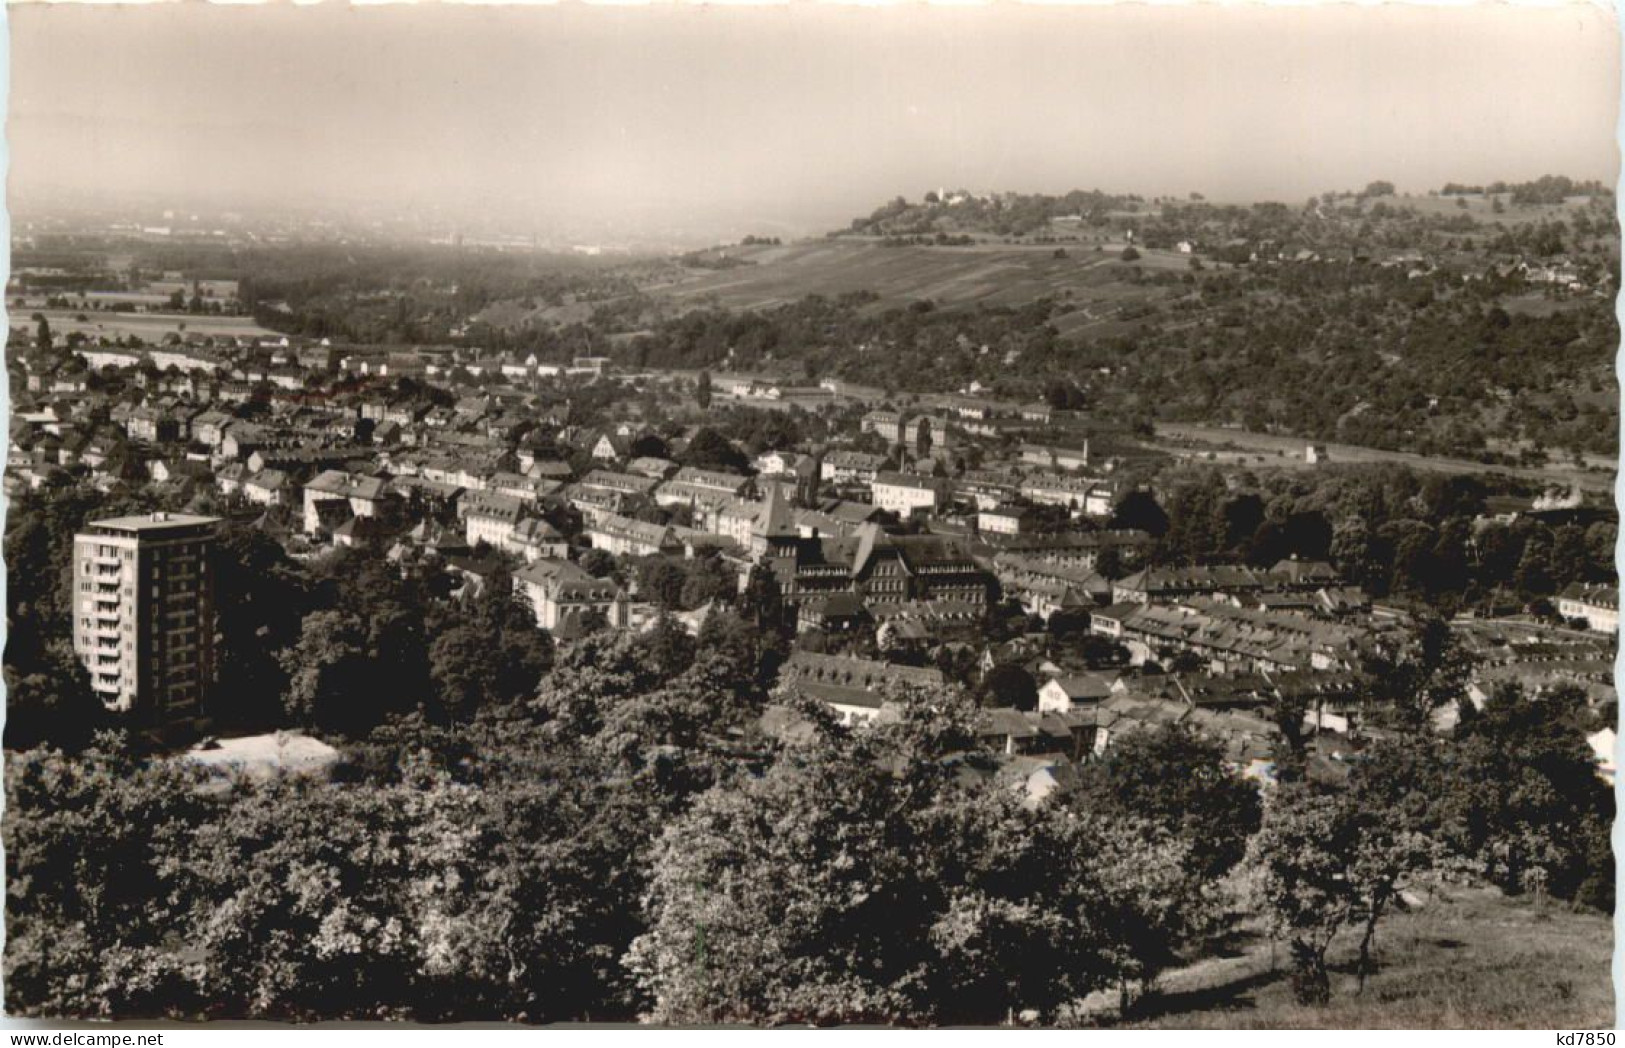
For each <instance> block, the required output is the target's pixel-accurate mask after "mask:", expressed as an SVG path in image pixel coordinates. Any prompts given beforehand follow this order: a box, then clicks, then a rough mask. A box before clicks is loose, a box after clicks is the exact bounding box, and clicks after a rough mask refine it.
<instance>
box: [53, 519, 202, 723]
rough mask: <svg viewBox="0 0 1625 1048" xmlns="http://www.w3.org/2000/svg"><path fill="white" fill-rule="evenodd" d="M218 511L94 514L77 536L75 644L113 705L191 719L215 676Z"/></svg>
mask: <svg viewBox="0 0 1625 1048" xmlns="http://www.w3.org/2000/svg"><path fill="white" fill-rule="evenodd" d="M217 523H219V518H216V517H196V516H190V515H188V514H184V513H163V512H159V513H152V514H149V515H147V516H140V517H114V518H111V519H108V520H97V521H92V522H91V523H89V524H87V525H86V526H85V529H84V530H83V531H81V532H79V533H78V534H77V535H75V536H74V537H73V623H74V630H73V650H74V652H75V654H77V655H78V656H79V661H80V662H82V663H84V664H85V667H86V669H88V670H89V671H90V681H91V687H92V688H93V689H95V692H96V694H97V696H99V697H100V698H101V700H102V702H103V704H104V705H106V707H107V708H108V709H110V710H117V711H120V712H126V713H131V714H134V715H136V716H138V717H139V718H140V719H142V720H144V721H148V722H149V723H154V724H171V723H174V722H177V721H189V720H192V721H195V720H196V719H198V718H200V717H201V716H203V713H204V703H205V702H206V701H207V699H208V697H209V691H210V688H211V686H212V685H213V684H214V680H215V660H214V577H213V575H212V569H211V567H210V564H209V561H210V556H209V555H210V551H211V549H212V548H213V545H214V537H215V525H216V524H217Z"/></svg>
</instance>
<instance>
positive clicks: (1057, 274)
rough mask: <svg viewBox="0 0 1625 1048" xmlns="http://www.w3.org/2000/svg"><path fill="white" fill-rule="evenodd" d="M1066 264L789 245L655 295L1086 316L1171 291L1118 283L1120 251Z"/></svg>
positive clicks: (1007, 250)
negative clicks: (1060, 305) (858, 298)
mask: <svg viewBox="0 0 1625 1048" xmlns="http://www.w3.org/2000/svg"><path fill="white" fill-rule="evenodd" d="M1064 246H1065V247H1066V248H1067V250H1068V257H1066V258H1055V257H1054V253H1055V246H1054V245H1037V246H1024V245H1007V244H979V245H976V246H974V247H883V246H881V245H880V244H878V243H876V242H874V241H867V240H855V239H840V240H813V241H803V242H799V243H795V244H787V245H784V246H782V247H752V248H737V249H730V253H731V254H734V255H736V256H737V257H739V258H743V259H747V260H749V261H751V262H754V263H756V264H755V265H750V266H740V267H738V268H735V269H726V270H721V271H717V272H706V273H700V274H697V275H695V276H694V277H692V278H689V279H684V280H680V281H678V282H676V283H673V284H668V285H665V286H664V287H659V288H651V289H650V290H651V291H652V292H653V293H655V294H659V295H665V296H669V297H671V298H675V299H677V300H679V301H695V300H701V299H709V298H711V297H712V296H715V297H716V298H717V299H718V300H720V302H721V304H722V305H724V306H728V307H731V308H735V309H761V308H765V307H769V306H775V305H781V304H784V303H787V302H794V301H797V300H799V299H801V298H803V297H805V296H807V295H811V294H819V295H827V296H831V297H833V296H836V295H840V294H843V293H846V292H851V291H873V292H875V293H876V294H878V295H879V296H880V299H881V303H880V304H881V305H882V306H898V305H905V304H907V303H909V302H913V301H918V300H921V299H932V300H934V301H936V302H938V303H939V304H942V305H971V304H976V303H985V304H987V305H1003V306H1019V305H1025V304H1026V303H1029V302H1032V301H1034V300H1035V299H1039V298H1043V297H1045V296H1053V297H1055V298H1056V299H1062V298H1065V297H1066V296H1067V295H1068V294H1069V293H1070V295H1071V296H1073V298H1072V302H1073V304H1074V305H1075V306H1076V307H1078V309H1079V310H1081V309H1082V308H1083V307H1084V306H1086V305H1094V306H1097V307H1107V308H1110V307H1112V306H1115V305H1118V304H1121V303H1122V302H1123V301H1125V300H1128V299H1137V298H1140V297H1142V296H1147V295H1160V294H1166V291H1159V290H1153V289H1150V288H1146V289H1137V288H1131V287H1128V286H1126V285H1123V284H1120V283H1117V282H1116V281H1115V280H1113V278H1112V272H1113V270H1114V269H1116V268H1118V267H1120V266H1122V265H1123V263H1122V262H1120V261H1118V260H1117V258H1116V255H1115V254H1112V253H1104V252H1102V253H1098V254H1097V253H1095V252H1094V251H1092V250H1088V249H1080V248H1079V247H1078V246H1077V245H1064ZM1140 265H1141V267H1142V268H1165V267H1168V268H1177V269H1185V268H1187V267H1188V259H1186V258H1184V257H1183V256H1177V255H1173V254H1172V253H1170V252H1154V251H1146V252H1144V253H1143V254H1142V260H1141V263H1140Z"/></svg>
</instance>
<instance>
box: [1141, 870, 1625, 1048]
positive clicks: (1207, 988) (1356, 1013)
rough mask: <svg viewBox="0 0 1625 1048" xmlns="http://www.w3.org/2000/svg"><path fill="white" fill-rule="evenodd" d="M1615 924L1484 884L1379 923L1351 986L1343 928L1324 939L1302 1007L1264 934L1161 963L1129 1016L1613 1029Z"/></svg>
mask: <svg viewBox="0 0 1625 1048" xmlns="http://www.w3.org/2000/svg"><path fill="white" fill-rule="evenodd" d="M1613 945H1614V938H1613V925H1612V922H1611V921H1610V920H1609V919H1608V918H1607V917H1604V916H1600V915H1596V914H1580V913H1571V912H1568V911H1567V910H1566V909H1565V908H1564V907H1563V906H1562V905H1561V904H1555V903H1548V904H1547V905H1546V906H1545V907H1544V908H1542V909H1537V908H1536V907H1535V905H1534V904H1533V903H1532V902H1530V901H1528V900H1525V899H1508V898H1503V897H1501V896H1500V895H1499V894H1498V893H1496V892H1493V891H1489V890H1462V889H1454V890H1452V891H1450V892H1449V893H1448V897H1447V898H1441V899H1437V900H1436V901H1434V902H1433V903H1431V904H1430V905H1429V906H1427V907H1426V908H1424V909H1421V910H1417V911H1413V912H1410V913H1403V914H1396V915H1394V916H1393V917H1390V918H1389V919H1388V920H1386V921H1385V922H1384V923H1383V925H1382V926H1380V927H1379V929H1378V931H1377V949H1378V964H1379V966H1380V967H1379V970H1378V971H1377V973H1376V974H1375V975H1374V976H1372V977H1371V979H1370V981H1369V982H1368V984H1367V986H1366V990H1365V993H1364V994H1363V995H1359V994H1356V992H1355V979H1354V975H1353V974H1352V973H1353V960H1354V956H1355V949H1356V946H1357V943H1356V940H1355V937H1354V935H1353V934H1352V933H1344V936H1343V937H1342V938H1341V939H1340V940H1339V942H1338V943H1337V944H1336V945H1335V946H1334V947H1333V953H1332V961H1333V966H1334V973H1333V997H1332V1002H1331V1004H1330V1005H1328V1006H1327V1007H1326V1008H1305V1007H1302V1006H1301V1005H1298V1004H1296V1003H1295V1002H1294V1001H1293V1000H1292V994H1291V991H1290V989H1289V987H1288V985H1287V978H1286V971H1285V964H1286V951H1285V949H1284V948H1282V949H1281V950H1280V951H1279V952H1278V954H1277V957H1278V960H1279V964H1278V966H1277V968H1276V970H1274V971H1272V970H1271V968H1270V949H1269V945H1268V943H1264V942H1259V941H1256V940H1254V941H1252V942H1249V943H1246V944H1244V945H1243V946H1242V947H1241V948H1240V949H1238V950H1237V951H1236V953H1235V955H1234V956H1227V957H1218V958H1211V959H1205V960H1203V961H1200V962H1198V963H1196V964H1194V965H1192V966H1190V967H1188V968H1184V969H1181V970H1179V971H1176V972H1170V973H1168V974H1167V975H1165V976H1164V978H1163V979H1162V981H1161V985H1160V988H1159V992H1158V993H1157V994H1156V995H1155V996H1153V997H1150V998H1147V999H1146V1000H1145V1001H1143V1002H1142V1004H1141V1008H1140V1012H1139V1014H1138V1016H1137V1017H1136V1018H1135V1020H1134V1021H1132V1022H1131V1023H1130V1024H1129V1025H1132V1026H1137V1027H1145V1028H1163V1029H1170V1028H1172V1029H1187V1028H1199V1029H1233V1028H1242V1029H1246V1028H1307V1029H1315V1028H1318V1029H1364V1028H1390V1029H1415V1028H1452V1029H1460V1028H1466V1029H1501V1028H1527V1029H1541V1028H1544V1029H1576V1028H1579V1029H1585V1028H1597V1027H1612V1026H1613V1024H1614V991H1613V983H1612V976H1611V974H1610V966H1611V964H1612V959H1613Z"/></svg>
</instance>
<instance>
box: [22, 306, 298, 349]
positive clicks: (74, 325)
mask: <svg viewBox="0 0 1625 1048" xmlns="http://www.w3.org/2000/svg"><path fill="white" fill-rule="evenodd" d="M36 312H38V313H42V314H44V316H45V318H46V319H47V320H49V321H50V322H51V330H52V331H53V332H55V333H56V335H57V336H58V337H61V336H63V335H67V334H69V333H71V332H74V331H82V332H84V333H85V334H86V335H90V336H93V337H95V336H103V337H107V338H119V337H122V336H125V335H139V336H140V337H141V338H142V340H143V341H146V342H161V341H163V339H164V338H165V336H167V335H181V334H184V335H214V336H225V337H228V338H263V337H267V336H275V335H276V332H275V331H272V330H270V329H269V328H263V327H260V326H259V325H258V324H256V323H254V318H252V317H208V316H188V315H185V314H176V313H113V312H96V311H94V310H92V311H90V312H86V313H81V312H79V311H77V310H71V309H45V310H27V311H25V312H22V313H19V312H18V311H16V310H12V311H11V312H10V313H9V314H8V321H9V323H11V324H13V325H16V324H23V323H29V319H28V318H29V317H31V316H33V314H34V313H36ZM80 316H82V317H84V318H85V319H84V320H77V319H75V318H76V317H80Z"/></svg>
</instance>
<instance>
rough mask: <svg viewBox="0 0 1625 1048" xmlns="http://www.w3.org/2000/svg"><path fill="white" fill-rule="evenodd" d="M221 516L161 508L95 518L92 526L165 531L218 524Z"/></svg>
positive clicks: (118, 529)
mask: <svg viewBox="0 0 1625 1048" xmlns="http://www.w3.org/2000/svg"><path fill="white" fill-rule="evenodd" d="M218 523H220V518H219V517H198V516H193V515H192V514H190V513H169V512H166V511H164V510H159V511H157V512H154V513H146V514H140V515H136V516H130V517H108V518H107V519H106V520H93V521H91V522H90V525H89V526H90V527H93V528H111V529H113V530H114V531H164V530H167V529H169V528H191V527H197V526H198V525H201V524H218Z"/></svg>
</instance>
